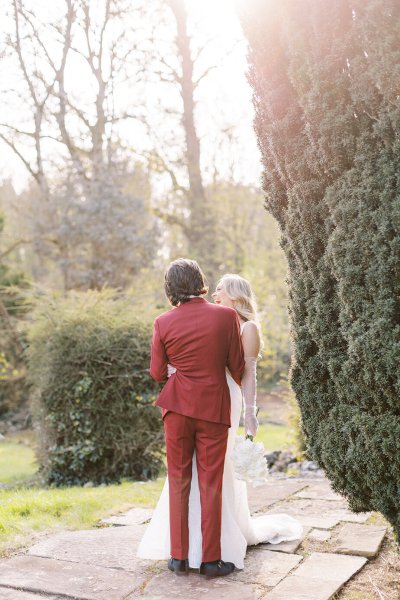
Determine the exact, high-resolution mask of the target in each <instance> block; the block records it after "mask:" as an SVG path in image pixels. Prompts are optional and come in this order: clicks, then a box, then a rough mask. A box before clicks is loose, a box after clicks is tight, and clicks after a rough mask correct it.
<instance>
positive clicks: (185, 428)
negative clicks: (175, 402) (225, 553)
mask: <svg viewBox="0 0 400 600" xmlns="http://www.w3.org/2000/svg"><path fill="white" fill-rule="evenodd" d="M164 429H165V443H166V448H167V464H168V480H169V513H170V535H171V556H172V557H173V558H177V559H180V560H183V559H186V558H188V554H189V494H190V485H191V481H192V459H193V452H194V450H196V462H197V471H198V478H199V489H200V503H201V532H202V537H203V548H202V552H203V558H202V559H203V562H211V561H214V560H220V558H221V510H222V478H223V474H224V462H225V453H226V446H227V442H228V429H229V427H228V426H227V425H225V424H223V423H212V422H210V421H204V420H202V419H193V418H192V417H186V416H184V415H180V414H178V413H174V412H168V413H167V414H166V415H165V417H164Z"/></svg>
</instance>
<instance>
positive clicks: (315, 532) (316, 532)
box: [308, 529, 331, 542]
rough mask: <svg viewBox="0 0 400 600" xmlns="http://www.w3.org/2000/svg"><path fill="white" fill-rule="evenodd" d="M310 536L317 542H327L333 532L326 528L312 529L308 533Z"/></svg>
mask: <svg viewBox="0 0 400 600" xmlns="http://www.w3.org/2000/svg"><path fill="white" fill-rule="evenodd" d="M308 537H309V538H310V539H311V540H316V541H317V542H326V541H327V540H329V538H330V537H331V532H330V531H326V530H325V529H312V530H311V531H310V533H309V534H308Z"/></svg>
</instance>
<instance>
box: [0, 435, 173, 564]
mask: <svg viewBox="0 0 400 600" xmlns="http://www.w3.org/2000/svg"><path fill="white" fill-rule="evenodd" d="M18 441H23V442H24V443H17V442H18ZM27 444H29V445H27ZM33 446H34V439H33V438H32V437H31V436H28V438H25V437H24V436H22V437H20V438H19V439H17V438H13V439H12V441H8V440H5V441H2V442H0V484H3V485H4V484H5V485H7V488H8V489H0V555H2V556H5V555H7V554H9V553H10V552H11V551H13V550H15V549H17V548H19V547H21V546H24V545H27V544H28V543H29V542H30V541H31V539H32V538H33V537H34V536H35V534H37V533H39V532H43V531H46V532H52V531H60V530H63V529H84V528H87V527H94V526H95V525H96V523H98V521H99V520H100V519H102V518H103V517H105V516H108V515H111V514H117V513H119V512H123V511H126V510H128V509H129V508H132V507H133V506H149V507H151V506H155V504H156V502H157V499H158V497H159V495H160V492H161V489H162V486H163V483H164V478H163V477H160V478H159V479H157V480H156V481H150V482H146V483H143V482H134V483H133V482H130V481H124V482H122V483H121V484H119V485H117V484H116V485H107V486H99V487H87V488H85V487H69V488H43V487H38V486H37V485H35V483H34V476H35V473H36V471H37V464H36V462H35V454H34V450H33Z"/></svg>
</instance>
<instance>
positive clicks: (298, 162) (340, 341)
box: [242, 0, 400, 536]
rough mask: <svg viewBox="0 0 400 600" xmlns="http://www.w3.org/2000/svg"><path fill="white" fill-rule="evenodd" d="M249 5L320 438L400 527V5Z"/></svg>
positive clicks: (324, 458)
mask: <svg viewBox="0 0 400 600" xmlns="http://www.w3.org/2000/svg"><path fill="white" fill-rule="evenodd" d="M251 4H252V7H251V10H250V7H249V6H244V7H243V13H242V21H243V25H244V28H245V31H246V34H247V36H248V39H249V42H250V62H251V72H250V81H251V84H252V86H253V89H254V103H255V109H256V120H255V125H256V130H257V135H258V140H259V145H260V149H261V152H262V160H263V165H264V175H263V187H264V191H265V194H266V207H267V209H268V210H269V211H270V212H271V213H272V214H273V216H274V217H275V218H276V220H277V221H278V223H279V225H280V228H281V231H282V246H283V249H284V251H285V254H286V257H287V260H288V265H289V309H290V318H291V328H292V339H293V345H294V355H293V364H292V385H293V388H294V390H295V392H296V394H297V398H298V401H299V403H300V409H301V416H302V423H303V428H304V432H305V434H306V438H307V443H308V446H309V451H310V454H311V455H312V457H313V458H314V459H315V460H317V461H318V463H319V464H320V465H321V467H323V468H324V469H325V471H326V473H327V475H328V477H329V478H330V479H331V481H332V484H333V487H334V488H335V489H336V490H337V491H339V492H340V493H343V494H344V495H346V496H347V497H348V498H349V501H350V505H351V507H352V508H353V509H354V510H355V511H368V510H378V511H380V512H382V513H383V514H384V515H385V517H386V518H387V519H388V520H389V521H390V522H391V523H392V524H393V526H394V528H395V530H396V532H397V535H398V536H399V534H400V486H399V481H400V403H399V392H400V379H399V377H400V369H399V365H400V342H399V340H400V175H399V174H400V138H399V131H400V103H399V95H398V94H399V89H398V88H399V86H398V84H399V79H400V70H399V64H400V44H399V39H400V5H399V3H398V2H397V1H396V0H385V1H383V0H354V1H353V2H351V3H349V2H347V0H337V1H336V2H332V1H331V0H319V1H318V2H315V1H314V0H304V1H302V2H293V1H292V0H282V1H281V2H279V3H277V2H275V0H256V2H254V3H251Z"/></svg>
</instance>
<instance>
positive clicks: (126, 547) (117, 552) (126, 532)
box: [28, 525, 149, 573]
mask: <svg viewBox="0 0 400 600" xmlns="http://www.w3.org/2000/svg"><path fill="white" fill-rule="evenodd" d="M145 527H146V526H145V525H136V526H126V527H105V528H102V529H89V530H85V531H64V532H63V533H58V534H56V535H52V536H51V537H49V538H47V539H44V540H42V541H40V542H38V543H37V544H35V545H34V546H32V547H31V548H30V549H29V550H28V554H29V555H30V556H38V557H42V558H53V559H56V560H68V561H72V562H75V563H77V562H78V563H81V564H85V565H97V566H99V567H110V568H116V569H125V570H126V571H131V572H134V573H140V572H144V571H145V570H146V568H147V567H148V566H149V562H148V561H146V562H145V561H142V560H139V559H138V558H136V549H137V546H138V544H139V541H140V540H141V538H142V535H143V533H144V530H145Z"/></svg>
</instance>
